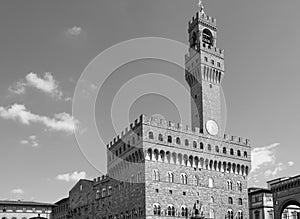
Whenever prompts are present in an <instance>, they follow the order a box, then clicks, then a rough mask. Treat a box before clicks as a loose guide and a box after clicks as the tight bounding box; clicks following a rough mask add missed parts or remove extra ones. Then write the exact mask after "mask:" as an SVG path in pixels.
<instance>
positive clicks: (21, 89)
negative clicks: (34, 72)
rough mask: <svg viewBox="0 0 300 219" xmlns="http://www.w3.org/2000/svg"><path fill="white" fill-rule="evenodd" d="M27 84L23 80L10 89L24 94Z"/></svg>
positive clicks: (12, 91)
mask: <svg viewBox="0 0 300 219" xmlns="http://www.w3.org/2000/svg"><path fill="white" fill-rule="evenodd" d="M25 86H26V84H25V83H24V82H23V81H18V82H16V83H15V84H14V85H13V86H10V87H9V88H8V89H9V91H10V92H11V93H15V94H24V93H25Z"/></svg>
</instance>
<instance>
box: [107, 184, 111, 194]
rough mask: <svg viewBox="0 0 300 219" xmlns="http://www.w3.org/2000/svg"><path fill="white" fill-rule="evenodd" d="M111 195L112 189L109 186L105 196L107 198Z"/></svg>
mask: <svg viewBox="0 0 300 219" xmlns="http://www.w3.org/2000/svg"><path fill="white" fill-rule="evenodd" d="M111 193H112V187H111V186H109V187H108V193H107V195H108V196H110V195H111Z"/></svg>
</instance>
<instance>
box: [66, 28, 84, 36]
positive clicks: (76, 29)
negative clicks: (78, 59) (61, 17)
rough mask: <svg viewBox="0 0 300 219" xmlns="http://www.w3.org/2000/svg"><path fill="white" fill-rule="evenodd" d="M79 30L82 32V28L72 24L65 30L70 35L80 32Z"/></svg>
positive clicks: (76, 34)
mask: <svg viewBox="0 0 300 219" xmlns="http://www.w3.org/2000/svg"><path fill="white" fill-rule="evenodd" d="M81 32H82V28H81V27H78V26H74V27H72V28H69V29H68V30H67V34H68V35H71V36H78V35H80V34H81Z"/></svg>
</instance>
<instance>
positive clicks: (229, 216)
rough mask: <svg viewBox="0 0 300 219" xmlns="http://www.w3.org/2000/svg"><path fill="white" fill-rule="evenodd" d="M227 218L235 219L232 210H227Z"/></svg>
mask: <svg viewBox="0 0 300 219" xmlns="http://www.w3.org/2000/svg"><path fill="white" fill-rule="evenodd" d="M227 218H228V219H233V211H232V210H231V209H228V210H227Z"/></svg>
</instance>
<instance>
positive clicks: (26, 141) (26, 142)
mask: <svg viewBox="0 0 300 219" xmlns="http://www.w3.org/2000/svg"><path fill="white" fill-rule="evenodd" d="M20 143H21V144H29V141H28V140H21V141H20Z"/></svg>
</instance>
